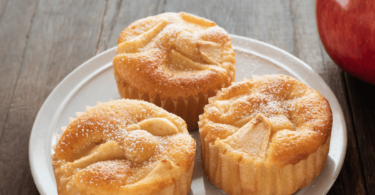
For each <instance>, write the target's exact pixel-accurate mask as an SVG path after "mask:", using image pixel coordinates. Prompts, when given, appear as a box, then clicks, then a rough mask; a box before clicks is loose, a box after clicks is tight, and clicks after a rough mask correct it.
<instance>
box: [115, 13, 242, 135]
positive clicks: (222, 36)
mask: <svg viewBox="0 0 375 195" xmlns="http://www.w3.org/2000/svg"><path fill="white" fill-rule="evenodd" d="M160 21H166V23H167V27H164V29H163V30H162V32H160V33H164V34H169V35H170V36H172V37H171V39H177V38H176V36H178V33H173V32H172V31H174V30H176V29H175V28H177V27H173V26H172V27H171V26H170V25H176V26H179V27H181V28H184V29H185V31H186V32H189V33H191V34H193V35H194V36H196V37H198V38H196V39H194V41H197V40H198V41H208V42H213V43H215V44H218V45H220V46H221V48H222V51H221V61H220V63H218V64H216V65H208V64H207V62H205V61H204V60H203V59H202V58H201V57H199V55H198V54H199V51H198V50H199V49H198V48H189V49H186V50H184V51H182V50H181V48H180V47H181V46H178V45H177V46H176V45H173V44H171V43H170V42H171V41H170V40H164V39H163V38H160V37H157V38H156V39H157V40H155V41H154V40H152V41H151V42H150V43H148V45H147V46H145V48H146V49H142V50H141V51H139V52H135V53H132V52H131V53H123V52H118V53H117V56H116V57H115V58H114V59H113V67H114V76H115V79H116V82H117V87H118V89H119V92H120V94H121V97H123V98H131V99H138V98H139V96H141V97H142V98H139V99H143V100H146V101H150V102H153V101H152V100H154V99H155V98H156V101H155V102H153V103H155V104H157V103H158V102H157V101H159V99H160V101H167V99H168V98H169V99H170V100H171V101H178V100H179V99H182V100H185V101H188V99H189V98H191V97H192V98H198V97H200V94H204V95H207V94H209V93H212V92H214V94H213V95H215V94H216V91H217V90H219V89H221V88H222V87H228V86H229V85H230V84H231V82H233V81H234V79H235V63H236V61H235V54H234V51H233V48H232V45H231V39H230V37H229V34H228V33H227V32H226V31H225V30H224V29H222V28H220V27H218V26H217V25H216V24H215V23H214V22H212V21H209V20H206V19H204V18H200V17H197V16H193V15H190V14H186V13H165V14H161V15H157V16H152V17H148V18H144V19H141V20H138V21H136V22H134V23H132V24H131V25H129V26H128V27H127V28H125V29H124V30H123V31H122V32H121V34H120V37H119V41H118V44H119V45H120V44H122V43H124V42H126V41H130V40H132V39H134V38H135V37H137V36H139V35H141V34H142V33H144V32H146V31H148V30H150V29H151V28H152V27H154V26H156V25H158V24H159V23H160ZM168 25H169V26H168ZM194 25H195V26H194ZM169 31H171V32H169ZM163 36H164V35H163ZM166 39H168V37H167V38H166ZM184 41H187V43H188V42H189V39H187V40H184ZM192 41H193V40H192ZM192 44H193V45H194V44H196V43H195V42H194V43H192ZM182 45H184V44H182ZM183 49H185V48H183ZM172 50H176V51H178V52H180V53H181V54H183V55H184V56H185V57H187V58H190V59H192V60H193V61H194V62H198V63H201V64H206V65H205V66H206V68H205V69H204V70H199V71H182V72H181V71H179V72H178V73H177V72H174V71H171V70H170V69H169V68H168V65H167V64H169V60H170V58H171V57H170V56H171V51H172ZM129 88H131V89H134V90H133V91H136V93H137V95H135V96H134V95H131V94H130V95H129V94H126V93H123V92H122V91H126V90H128V89H129ZM138 94H139V95H138ZM201 101H202V102H207V99H205V100H201ZM159 106H162V107H163V108H165V109H167V108H166V107H165V106H164V105H159ZM177 108H178V109H183V108H180V107H179V106H177ZM193 109H194V110H198V115H199V114H201V113H202V111H203V109H202V108H197V107H194V108H193ZM167 110H168V109H167ZM173 113H175V114H177V115H179V116H181V117H182V118H184V117H183V115H180V114H179V113H178V112H173ZM181 114H187V113H181ZM184 119H185V120H186V118H184ZM196 122H197V117H195V118H194V120H192V121H191V122H190V121H189V122H188V128H189V130H192V129H193V128H196V127H197V124H196Z"/></svg>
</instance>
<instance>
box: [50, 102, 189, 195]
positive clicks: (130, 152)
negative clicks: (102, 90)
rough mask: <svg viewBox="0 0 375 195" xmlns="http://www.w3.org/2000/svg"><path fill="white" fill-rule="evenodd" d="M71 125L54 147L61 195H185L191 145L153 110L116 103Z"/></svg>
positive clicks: (169, 118) (173, 121) (175, 121)
mask: <svg viewBox="0 0 375 195" xmlns="http://www.w3.org/2000/svg"><path fill="white" fill-rule="evenodd" d="M77 116H78V117H77V118H76V119H70V123H69V125H68V126H67V127H63V128H62V130H63V131H64V133H63V134H62V136H61V137H60V136H59V137H58V139H59V140H58V143H57V145H55V146H54V147H53V149H54V151H55V153H54V154H53V155H52V166H53V170H54V173H55V178H56V183H57V192H58V194H59V195H107V194H108V195H109V194H111V195H124V194H134V195H137V194H142V195H145V194H166V195H169V194H176V195H177V194H178V195H187V194H188V193H189V191H190V184H191V179H192V174H193V167H194V159H195V147H196V146H195V140H194V139H193V138H192V137H191V136H190V135H189V133H188V131H187V128H186V123H185V122H184V121H183V120H182V119H181V118H180V117H177V116H176V115H174V114H170V113H168V112H166V111H165V110H163V109H162V108H159V107H157V106H155V105H153V104H150V103H147V102H144V101H138V100H117V101H110V102H107V103H103V104H100V105H96V106H95V107H92V108H88V110H86V111H85V112H84V113H77Z"/></svg>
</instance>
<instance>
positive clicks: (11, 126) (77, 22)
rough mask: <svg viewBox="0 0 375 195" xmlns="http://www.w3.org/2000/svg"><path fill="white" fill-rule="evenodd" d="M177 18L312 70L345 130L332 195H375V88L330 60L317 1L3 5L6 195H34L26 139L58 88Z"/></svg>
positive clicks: (36, 0) (0, 181) (12, 0)
mask: <svg viewBox="0 0 375 195" xmlns="http://www.w3.org/2000/svg"><path fill="white" fill-rule="evenodd" d="M180 11H185V12H190V13H193V14H196V15H199V16H202V17H205V18H208V19H211V20H213V21H215V22H216V23H217V24H218V25H219V26H222V27H223V28H225V29H226V30H227V31H228V32H229V33H232V34H236V35H241V36H246V37H250V38H253V39H257V40H260V41H264V42H266V43H270V44H272V45H275V46H277V47H279V48H281V49H284V50H286V51H287V52H289V53H291V54H293V55H295V56H297V57H298V58H300V59H301V60H303V61H304V62H306V63H307V64H308V65H310V66H311V67H312V68H313V69H314V70H315V71H316V72H317V73H318V74H319V75H320V76H321V77H322V78H323V79H324V80H325V82H326V83H327V84H328V85H329V86H330V87H331V89H332V90H333V92H334V93H335V94H336V97H337V98H338V100H339V102H340V104H341V106H342V109H343V111H344V115H345V119H346V124H347V129H348V148H347V153H346V159H345V163H344V166H343V168H342V171H341V173H340V175H339V176H338V178H337V180H336V182H335V184H334V185H333V187H332V189H331V190H330V191H329V194H340V195H341V194H350V195H352V194H375V174H374V173H375V163H374V161H375V151H374V147H375V103H374V100H375V86H372V85H370V84H366V83H364V82H362V81H360V80H358V79H356V78H353V77H351V76H349V75H348V74H346V73H344V72H343V71H342V70H341V69H339V68H338V67H337V66H336V65H335V64H334V62H333V61H332V60H331V59H330V58H329V56H328V55H327V53H326V52H325V50H324V48H323V47H322V44H321V42H320V40H319V35H318V32H317V28H316V20H315V1H314V0H289V1H288V0H261V1H260V0H247V1H246V0H243V1H235V2H231V1H227V0H220V1H219V0H209V1H201V0H194V1H177V0H163V1H160V0H159V1H158V0H137V1H127V0H123V1H121V0H107V1H105V0H86V1H84V0H71V1H66V0H65V1H64V0H0V63H1V64H0V195H9V194H17V195H21V194H38V190H37V189H36V187H35V184H34V181H33V179H32V176H31V172H30V168H29V159H28V145H29V136H30V131H31V128H32V125H33V122H34V119H35V117H36V114H37V113H38V111H39V108H40V107H41V106H42V104H43V102H44V100H45V99H46V98H47V96H48V94H49V93H50V92H51V91H52V90H53V88H54V87H55V86H56V85H57V84H58V83H59V82H60V81H61V80H62V79H63V78H64V77H65V76H66V75H67V74H69V73H70V72H71V71H72V70H74V69H75V68H76V67H77V66H79V65H80V64H81V63H83V62H84V61H86V60H88V59H89V58H91V57H93V56H94V55H96V54H98V53H100V52H102V51H104V50H106V49H108V48H111V47H113V46H116V43H117V38H118V35H119V33H120V32H121V31H122V29H123V28H125V27H126V26H127V25H129V24H130V23H131V22H133V21H135V20H137V19H140V18H144V17H146V16H151V15H155V14H159V13H163V12H180Z"/></svg>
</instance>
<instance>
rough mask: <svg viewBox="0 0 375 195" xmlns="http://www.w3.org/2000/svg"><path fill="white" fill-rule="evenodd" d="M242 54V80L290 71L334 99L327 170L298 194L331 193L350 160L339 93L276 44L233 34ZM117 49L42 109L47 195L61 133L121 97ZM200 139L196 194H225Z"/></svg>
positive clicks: (40, 155) (36, 136)
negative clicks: (89, 110) (212, 178)
mask: <svg viewBox="0 0 375 195" xmlns="http://www.w3.org/2000/svg"><path fill="white" fill-rule="evenodd" d="M231 37H232V44H233V46H234V49H235V53H236V60H237V68H236V80H237V81H240V80H241V79H242V78H243V77H247V78H251V75H252V74H255V75H263V74H285V75H290V76H293V77H296V78H298V79H299V80H300V81H302V82H304V83H306V84H307V85H308V86H310V87H312V88H314V89H316V90H318V91H319V92H320V93H321V94H322V95H323V96H324V97H326V98H327V100H328V101H329V103H330V105H331V108H332V111H333V127H332V136H331V137H332V138H331V148H330V151H329V156H328V159H327V163H326V165H325V167H324V169H323V171H322V172H321V174H320V175H319V176H318V177H317V178H316V179H315V180H314V181H313V182H312V183H311V184H310V185H309V186H307V187H305V188H304V189H301V190H299V191H297V192H296V194H298V195H300V194H317V195H321V194H326V193H327V192H328V190H329V189H330V188H331V186H332V185H333V183H334V182H335V180H336V178H337V176H338V174H339V172H340V170H341V167H342V164H343V162H344V158H345V152H346V144H347V135H346V125H345V120H344V116H343V113H342V110H341V107H340V105H339V102H338V101H337V99H336V97H335V95H334V94H333V93H332V91H331V89H330V88H329V87H328V86H327V84H326V83H325V82H324V81H323V80H322V78H320V76H318V75H317V74H316V73H315V72H314V71H313V70H312V69H311V68H310V67H309V66H308V65H306V64H305V63H304V62H302V61H301V60H299V59H298V58H296V57H294V56H292V55H291V54H289V53H287V52H285V51H283V50H281V49H279V48H276V47H274V46H272V45H269V44H266V43H263V42H260V41H256V40H253V39H249V38H245V37H240V36H235V35H231ZM115 49H116V48H112V49H109V50H107V51H105V52H103V53H101V54H99V55H97V56H95V57H93V58H91V59H90V60H88V61H87V62H85V63H83V64H82V65H81V66H79V67H78V68H77V69H75V70H74V71H73V72H72V73H70V74H69V75H68V76H67V77H66V78H65V79H64V80H63V81H61V82H60V84H59V85H57V87H56V88H55V89H54V90H53V91H52V93H51V94H50V95H49V96H48V98H47V99H46V101H45V102H44V104H43V106H42V108H41V109H40V110H39V113H38V116H37V117H36V119H35V122H34V126H33V129H32V132H31V136H30V146H29V157H30V159H29V160H30V167H31V172H32V175H33V178H34V181H35V184H36V186H37V188H38V190H39V192H40V193H41V194H42V195H47V194H48V195H55V194H57V192H56V182H55V178H54V175H53V170H52V166H51V159H50V155H51V154H52V152H53V151H52V149H51V145H53V144H55V143H56V142H57V140H56V138H55V136H54V135H55V134H56V133H58V134H61V133H62V132H61V130H60V127H61V126H66V125H68V124H69V120H68V118H69V117H71V116H72V117H73V116H75V112H79V111H84V110H85V107H86V105H89V106H94V105H95V104H96V102H97V101H102V102H107V101H109V99H111V98H113V99H119V98H120V96H119V94H118V92H117V87H116V83H115V79H114V77H113V68H112V59H113V57H114V56H115ZM191 134H192V136H193V137H194V138H195V140H196V141H197V155H196V160H195V167H194V175H193V181H192V186H191V192H190V194H194V195H201V194H207V195H208V194H225V193H224V192H223V191H221V190H219V189H217V188H216V187H215V186H213V185H212V184H211V182H209V181H208V180H207V178H206V177H205V175H204V172H203V168H202V159H201V152H200V149H201V146H200V139H199V133H198V131H193V132H191Z"/></svg>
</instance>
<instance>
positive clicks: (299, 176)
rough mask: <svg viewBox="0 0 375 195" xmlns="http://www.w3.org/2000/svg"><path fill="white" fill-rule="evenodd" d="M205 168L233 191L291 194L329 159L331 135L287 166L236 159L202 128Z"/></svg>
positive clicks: (258, 194) (251, 194)
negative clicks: (314, 150) (304, 158)
mask: <svg viewBox="0 0 375 195" xmlns="http://www.w3.org/2000/svg"><path fill="white" fill-rule="evenodd" d="M200 136H201V146H202V160H203V168H204V171H205V173H206V175H207V176H208V179H209V180H210V181H211V182H212V183H213V184H214V185H215V186H216V187H218V188H220V189H222V190H223V191H224V192H225V193H227V194H230V195H245V194H246V195H247V194H249V195H261V194H262V195H268V194H272V195H274V194H277V195H283V194H292V193H294V192H295V191H297V190H298V189H300V188H304V187H306V186H307V185H308V184H310V183H311V182H312V181H313V180H314V178H315V177H316V176H318V175H319V174H320V172H321V171H322V169H323V168H324V165H325V163H326V160H327V156H328V152H329V145H330V138H331V137H329V138H328V139H327V141H326V143H325V144H323V145H321V146H320V147H319V148H318V149H317V151H316V152H315V153H312V154H310V155H309V156H308V158H307V159H306V160H301V161H300V162H298V163H297V164H288V165H286V166H284V167H279V166H277V165H271V166H267V165H266V164H265V163H262V162H260V163H259V162H257V163H254V162H245V161H242V160H241V159H237V160H235V159H233V158H232V157H230V156H227V155H226V154H225V151H222V149H220V148H219V146H216V145H214V143H215V140H213V139H209V138H208V137H207V138H206V135H205V134H204V133H202V132H201V134H200Z"/></svg>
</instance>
